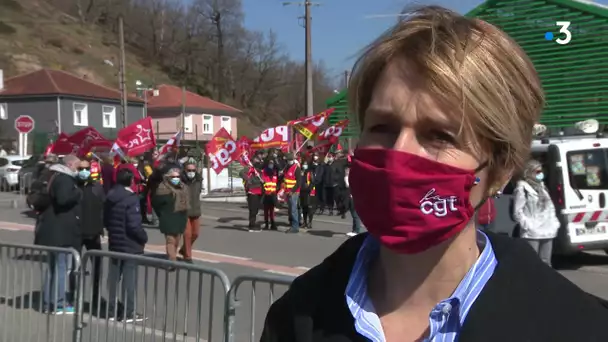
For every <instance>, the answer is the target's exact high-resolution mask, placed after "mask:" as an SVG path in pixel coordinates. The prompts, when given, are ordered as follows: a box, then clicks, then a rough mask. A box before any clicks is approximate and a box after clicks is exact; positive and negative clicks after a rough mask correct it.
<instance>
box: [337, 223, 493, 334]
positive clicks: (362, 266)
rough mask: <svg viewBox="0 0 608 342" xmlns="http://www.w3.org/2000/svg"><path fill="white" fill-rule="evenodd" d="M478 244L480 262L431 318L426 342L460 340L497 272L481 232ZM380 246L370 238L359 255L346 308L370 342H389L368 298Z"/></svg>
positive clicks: (349, 287)
mask: <svg viewBox="0 0 608 342" xmlns="http://www.w3.org/2000/svg"><path fill="white" fill-rule="evenodd" d="M477 244H478V245H479V246H480V249H482V252H481V254H480V255H479V258H478V259H477V261H476V262H475V264H473V266H472V267H471V269H469V271H468V272H467V274H466V276H465V277H464V278H463V279H462V281H461V282H460V284H459V285H458V287H457V288H456V290H455V291H454V293H453V294H452V296H451V297H449V298H447V299H445V300H442V301H441V302H439V304H437V305H436V306H435V307H434V308H433V310H432V311H431V312H430V314H429V327H430V334H429V336H428V337H426V338H425V339H424V341H425V342H453V341H457V340H458V334H459V332H460V328H461V327H462V325H463V324H464V320H465V318H466V317H467V314H468V312H469V310H470V309H471V306H472V305H473V303H474V302H475V300H476V299H477V297H478V296H479V294H480V293H481V290H482V289H483V287H484V286H485V285H486V283H487V282H488V279H490V277H491V276H492V274H493V273H494V269H495V268H496V264H497V261H496V256H495V255H494V250H493V249H492V244H491V243H490V240H489V239H488V237H487V236H486V234H484V233H483V232H481V231H478V233H477ZM379 249H380V242H379V241H378V240H377V239H376V238H374V237H372V236H371V235H369V236H368V237H367V238H366V239H365V241H363V245H362V246H361V248H360V249H359V252H358V253H357V258H356V260H355V263H354V265H353V270H352V272H351V274H350V278H349V280H348V284H347V285H346V291H345V293H344V294H345V296H346V304H347V305H348V309H349V310H350V312H351V314H352V315H353V317H354V319H355V329H356V330H357V332H358V333H359V334H360V335H362V336H364V337H367V338H368V339H369V340H370V341H374V342H386V338H385V337H384V331H383V330H382V325H381V324H380V318H379V317H378V315H377V314H376V310H375V309H374V305H373V303H372V301H371V299H370V298H369V296H368V295H367V274H368V270H369V265H370V261H372V260H373V259H374V258H375V257H376V256H377V254H378V251H379Z"/></svg>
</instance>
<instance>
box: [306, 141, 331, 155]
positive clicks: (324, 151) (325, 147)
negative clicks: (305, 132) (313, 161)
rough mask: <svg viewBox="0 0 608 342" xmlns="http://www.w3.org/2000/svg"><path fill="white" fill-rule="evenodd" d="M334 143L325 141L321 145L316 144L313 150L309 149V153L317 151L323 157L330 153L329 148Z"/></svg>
mask: <svg viewBox="0 0 608 342" xmlns="http://www.w3.org/2000/svg"><path fill="white" fill-rule="evenodd" d="M333 145H334V144H333V143H324V144H321V145H317V146H314V147H313V148H312V149H311V150H309V151H308V153H310V154H312V153H316V154H318V155H319V156H320V157H321V158H322V157H324V156H325V155H326V154H327V153H329V150H330V149H331V147H332V146H333Z"/></svg>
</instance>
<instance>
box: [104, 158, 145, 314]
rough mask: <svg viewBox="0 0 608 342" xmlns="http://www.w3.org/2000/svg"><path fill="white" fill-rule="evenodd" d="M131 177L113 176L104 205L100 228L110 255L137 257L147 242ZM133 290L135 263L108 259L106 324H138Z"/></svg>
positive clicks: (126, 171) (126, 174)
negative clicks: (113, 182)
mask: <svg viewBox="0 0 608 342" xmlns="http://www.w3.org/2000/svg"><path fill="white" fill-rule="evenodd" d="M134 180H135V177H134V175H133V172H132V171H131V170H129V169H122V170H119V171H118V172H117V173H116V184H115V185H114V187H112V189H111V190H110V192H109V193H108V196H107V199H106V202H105V205H104V215H103V217H104V221H103V222H104V225H105V226H106V229H107V230H108V249H109V250H110V251H112V252H119V253H127V254H135V255H141V254H144V247H145V245H146V243H147V242H148V234H147V233H146V231H145V230H144V229H143V228H142V225H141V215H140V214H139V211H140V208H139V198H138V196H137V194H135V192H134V191H133V189H132V187H131V185H133V182H134ZM121 278H122V285H121V288H120V293H121V294H123V296H124V297H123V298H122V301H121V302H120V303H119V304H118V306H115V303H116V291H117V288H118V284H119V282H120V280H121ZM136 288H137V263H136V262H135V261H133V260H128V259H127V260H118V259H115V258H112V259H111V261H110V269H109V271H108V292H109V299H108V302H109V303H108V313H109V315H110V317H109V319H110V320H118V321H123V320H124V321H126V322H132V321H142V320H143V319H144V317H143V316H142V315H140V314H138V313H136V312H135V299H136V297H135V289H136Z"/></svg>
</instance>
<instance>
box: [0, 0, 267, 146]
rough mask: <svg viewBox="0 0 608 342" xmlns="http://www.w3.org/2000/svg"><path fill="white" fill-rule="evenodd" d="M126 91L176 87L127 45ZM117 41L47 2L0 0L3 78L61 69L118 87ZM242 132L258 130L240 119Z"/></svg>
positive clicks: (157, 68)
mask: <svg viewBox="0 0 608 342" xmlns="http://www.w3.org/2000/svg"><path fill="white" fill-rule="evenodd" d="M126 50H127V54H126V63H127V75H126V78H127V87H128V89H129V91H134V90H135V81H136V80H141V81H142V82H144V83H145V84H161V83H169V84H172V83H173V84H174V83H175V82H173V81H172V80H171V79H170V78H169V77H168V76H167V74H165V73H164V72H163V71H162V70H160V68H159V67H158V66H157V65H155V64H153V63H150V62H148V61H146V60H145V59H144V58H142V57H140V56H138V55H137V54H136V53H134V51H132V48H131V47H129V46H127V47H126ZM118 61H119V47H118V37H116V36H115V35H114V34H111V33H110V32H106V31H104V30H103V29H101V28H100V27H98V26H95V25H83V24H81V23H80V22H79V21H78V20H77V19H76V18H74V17H71V16H69V15H67V14H65V13H62V12H60V11H58V10H56V9H55V8H54V7H53V6H51V5H49V4H48V3H47V2H45V1H36V0H0V69H3V70H4V74H5V78H7V77H11V76H15V75H18V74H22V73H26V72H30V71H34V70H38V69H40V68H54V69H61V70H65V71H68V72H71V73H74V74H76V75H80V76H82V77H86V78H87V79H89V80H91V81H93V82H96V83H100V84H104V85H106V86H109V87H112V88H118V86H119V83H118V65H119V62H118ZM239 119H241V120H240V122H239V134H245V135H249V134H251V133H253V132H255V131H257V130H258V129H256V128H253V127H251V125H250V124H249V123H248V120H247V118H245V117H243V118H239Z"/></svg>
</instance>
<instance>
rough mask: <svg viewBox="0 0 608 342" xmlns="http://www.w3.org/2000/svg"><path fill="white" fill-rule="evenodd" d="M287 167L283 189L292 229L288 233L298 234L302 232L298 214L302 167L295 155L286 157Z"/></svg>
mask: <svg viewBox="0 0 608 342" xmlns="http://www.w3.org/2000/svg"><path fill="white" fill-rule="evenodd" d="M285 159H286V160H287V167H286V169H285V172H284V177H283V188H284V190H285V192H286V195H287V210H288V212H289V223H290V226H291V228H290V229H288V230H287V232H286V233H298V232H299V231H300V215H299V213H298V200H299V199H300V175H301V171H300V167H298V164H296V163H295V160H294V159H295V158H294V155H293V153H287V155H286V156H285Z"/></svg>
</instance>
